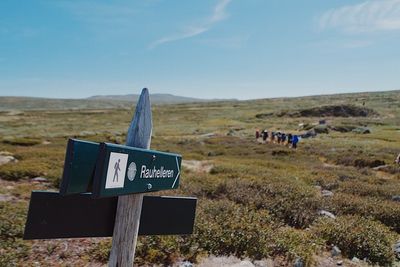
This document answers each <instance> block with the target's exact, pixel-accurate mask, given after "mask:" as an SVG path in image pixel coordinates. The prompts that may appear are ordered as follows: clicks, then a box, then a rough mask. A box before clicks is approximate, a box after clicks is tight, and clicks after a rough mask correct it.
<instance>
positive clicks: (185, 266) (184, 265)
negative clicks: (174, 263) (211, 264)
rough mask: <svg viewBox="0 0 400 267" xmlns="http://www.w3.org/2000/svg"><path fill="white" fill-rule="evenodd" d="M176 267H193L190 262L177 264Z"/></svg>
mask: <svg viewBox="0 0 400 267" xmlns="http://www.w3.org/2000/svg"><path fill="white" fill-rule="evenodd" d="M178 267H193V263H191V262H190V261H184V262H180V263H178Z"/></svg>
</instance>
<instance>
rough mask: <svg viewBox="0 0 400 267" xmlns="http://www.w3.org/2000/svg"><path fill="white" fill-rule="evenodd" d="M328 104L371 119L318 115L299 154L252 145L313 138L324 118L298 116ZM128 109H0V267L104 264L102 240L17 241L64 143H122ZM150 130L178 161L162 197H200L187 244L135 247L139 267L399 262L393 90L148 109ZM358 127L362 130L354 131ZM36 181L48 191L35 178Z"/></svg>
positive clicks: (399, 145)
mask: <svg viewBox="0 0 400 267" xmlns="http://www.w3.org/2000/svg"><path fill="white" fill-rule="evenodd" d="M328 105H330V106H332V105H335V106H337V107H340V106H341V107H343V106H345V107H350V108H352V109H368V110H369V111H373V112H371V113H370V114H369V115H368V116H365V117H353V116H346V117H341V116H332V115H330V116H328V117H324V119H326V120H327V127H325V126H323V127H324V129H323V130H324V131H328V133H324V134H318V135H317V136H316V137H315V138H309V139H302V140H301V141H300V143H299V147H298V149H297V150H293V149H290V148H288V147H286V146H283V145H278V144H262V143H261V142H258V141H256V140H255V137H254V135H255V130H256V129H257V128H258V129H265V128H267V129H269V130H282V131H285V132H292V133H299V134H300V133H303V132H305V131H306V130H305V129H312V128H313V127H314V124H315V123H316V122H318V121H319V120H320V119H321V116H315V115H313V116H312V117H309V116H307V117H305V116H304V114H308V113H307V112H310V111H309V109H310V108H313V107H325V106H328ZM133 108H134V107H127V106H125V105H124V106H118V105H117V106H115V105H112V104H110V105H108V106H107V108H105V107H103V106H101V102H99V106H93V104H92V103H91V104H90V105H81V103H80V105H79V107H78V108H72V107H71V103H69V104H68V109H64V108H62V105H59V106H56V107H51V108H49V107H47V108H46V109H45V110H44V109H42V110H41V109H37V108H35V109H34V110H32V109H30V108H29V107H26V108H23V107H21V106H18V108H16V109H14V110H4V111H1V112H0V155H11V156H13V157H14V158H15V159H16V161H14V162H9V163H6V164H3V165H1V166H0V196H1V198H0V200H1V201H0V266H14V265H16V266H35V264H36V265H37V266H54V265H57V266H58V265H59V266H85V265H88V264H90V265H92V266H99V265H101V264H105V263H106V262H107V258H108V252H109V248H110V239H109V238H102V239H100V238H97V239H74V240H52V241H23V240H22V239H21V237H22V234H23V227H24V224H25V219H26V213H27V207H28V202H29V196H30V192H31V190H34V189H45V190H57V189H58V185H59V182H60V176H61V173H62V168H63V163H64V156H65V154H64V153H65V148H66V142H67V140H68V138H70V137H75V138H80V139H84V140H91V141H106V142H115V143H124V140H125V133H126V130H127V127H128V125H129V123H130V120H131V116H132V114H133ZM301 112H302V113H301ZM319 112H321V115H323V109H322V111H321V110H320V111H319ZM300 113H301V114H303V115H301V116H299V115H298V114H300ZM342 115H345V114H342ZM299 124H303V125H304V126H303V128H302V129H300V128H299ZM153 125H154V131H153V138H152V144H151V148H152V149H157V150H161V151H171V152H176V153H181V154H182V156H183V160H185V164H184V169H183V172H182V176H181V187H180V189H179V190H176V191H168V192H165V193H166V194H168V195H184V196H196V197H198V199H199V202H198V211H197V217H196V225H195V233H194V234H193V235H191V236H183V237H182V236H169V237H142V238H140V240H139V245H138V248H137V257H136V261H135V262H136V264H137V265H139V266H142V265H152V264H160V265H172V264H173V263H175V262H177V261H181V260H189V261H191V262H198V261H201V259H202V258H203V257H207V256H208V255H217V256H218V255H235V256H237V257H239V258H249V259H251V260H257V259H263V258H271V259H274V260H275V261H276V262H277V264H278V263H279V264H280V265H282V266H285V265H293V263H294V262H295V261H297V262H299V261H302V262H303V263H304V264H305V265H307V266H314V265H320V259H321V257H328V256H326V255H327V253H328V252H329V251H330V250H331V248H332V246H335V245H336V246H338V247H339V248H340V249H341V251H342V256H343V258H345V259H352V258H353V257H357V258H359V259H360V260H361V261H362V263H360V264H378V265H382V266H385V265H386V266H389V265H398V264H399V259H398V258H396V254H395V253H394V251H393V246H394V244H395V243H396V242H397V241H398V240H400V236H399V233H400V202H397V201H395V200H394V199H393V197H394V196H400V170H399V167H397V166H395V164H394V163H393V161H394V159H395V157H396V156H397V154H398V153H400V91H391V92H380V93H359V94H346V95H333V96H315V97H303V98H281V99H262V100H253V101H235V102H218V103H198V104H196V103H194V104H178V105H155V106H154V107H153ZM318 127H320V126H318ZM318 127H317V128H318ZM360 127H367V128H368V129H369V130H370V132H371V133H369V134H360V133H358V132H357V131H352V130H353V129H356V130H357V129H359V128H360ZM304 128H305V129H304ZM335 129H336V130H335ZM316 130H317V129H316ZM378 165H387V166H386V167H383V168H378V169H377V168H375V167H377V166H378ZM193 166H195V167H193ZM38 176H40V177H45V178H47V179H48V182H47V183H43V182H42V183H39V182H35V181H32V178H35V177H38ZM323 190H327V191H330V192H332V193H333V194H331V195H330V196H325V194H323V193H326V191H323ZM321 211H329V212H331V213H333V214H334V215H335V216H336V219H332V218H329V217H327V216H321V215H320V213H321ZM321 255H322V256H321ZM324 255H325V256H324ZM364 259H365V262H364V261H363V260H364ZM353 264H355V263H353Z"/></svg>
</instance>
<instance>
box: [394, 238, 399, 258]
mask: <svg viewBox="0 0 400 267" xmlns="http://www.w3.org/2000/svg"><path fill="white" fill-rule="evenodd" d="M394 253H396V254H398V255H399V256H400V240H399V241H397V243H396V244H395V245H394Z"/></svg>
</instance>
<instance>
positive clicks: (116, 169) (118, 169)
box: [113, 159, 121, 182]
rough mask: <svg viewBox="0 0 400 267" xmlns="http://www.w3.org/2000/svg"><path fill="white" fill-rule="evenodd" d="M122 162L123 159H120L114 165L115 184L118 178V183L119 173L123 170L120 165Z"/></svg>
mask: <svg viewBox="0 0 400 267" xmlns="http://www.w3.org/2000/svg"><path fill="white" fill-rule="evenodd" d="M120 162H121V159H118V161H117V162H115V165H114V170H115V172H114V178H113V182H115V178H117V182H118V172H119V171H120V170H121V168H120V167H119V163H120Z"/></svg>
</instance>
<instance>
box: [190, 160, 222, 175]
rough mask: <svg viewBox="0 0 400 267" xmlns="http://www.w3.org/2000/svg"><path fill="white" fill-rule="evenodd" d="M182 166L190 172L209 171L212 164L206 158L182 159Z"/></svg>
mask: <svg viewBox="0 0 400 267" xmlns="http://www.w3.org/2000/svg"><path fill="white" fill-rule="evenodd" d="M182 166H183V167H184V168H186V169H188V170H190V171H192V172H201V173H209V172H210V171H211V169H212V168H213V167H214V165H213V164H212V163H211V162H210V161H208V160H203V161H201V160H183V161H182Z"/></svg>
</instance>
